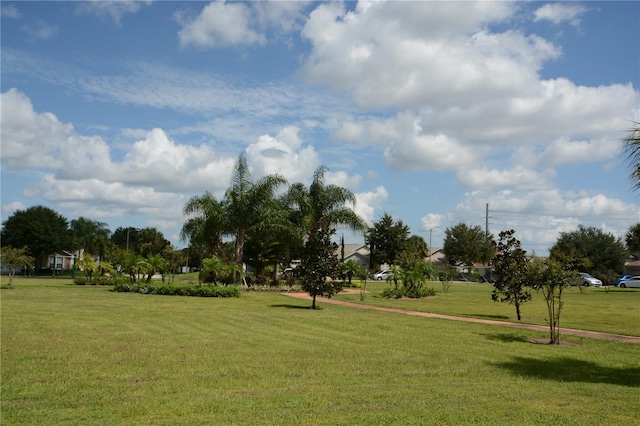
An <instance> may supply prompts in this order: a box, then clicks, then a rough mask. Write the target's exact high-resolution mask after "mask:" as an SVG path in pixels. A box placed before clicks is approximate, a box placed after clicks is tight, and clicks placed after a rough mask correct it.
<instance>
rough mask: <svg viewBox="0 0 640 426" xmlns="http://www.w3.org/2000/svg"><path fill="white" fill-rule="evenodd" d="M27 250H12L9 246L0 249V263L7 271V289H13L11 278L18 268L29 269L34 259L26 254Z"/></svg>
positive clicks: (24, 248)
mask: <svg viewBox="0 0 640 426" xmlns="http://www.w3.org/2000/svg"><path fill="white" fill-rule="evenodd" d="M26 252H27V248H26V247H23V248H19V249H18V248H13V247H11V246H5V247H0V261H2V264H3V265H4V266H6V267H7V269H9V284H8V286H9V288H13V277H14V276H15V275H16V269H18V268H31V267H33V264H34V259H33V257H31V256H28V255H27V254H26Z"/></svg>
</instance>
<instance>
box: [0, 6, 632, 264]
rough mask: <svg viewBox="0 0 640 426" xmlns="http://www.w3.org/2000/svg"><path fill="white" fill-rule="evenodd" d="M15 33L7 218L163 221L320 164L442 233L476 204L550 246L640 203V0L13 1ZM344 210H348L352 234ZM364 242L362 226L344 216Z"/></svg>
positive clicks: (378, 203) (10, 41)
mask: <svg viewBox="0 0 640 426" xmlns="http://www.w3.org/2000/svg"><path fill="white" fill-rule="evenodd" d="M1 8H2V39H1V43H2V45H1V47H2V50H1V60H2V63H1V67H2V68H1V71H2V75H1V77H2V80H1V93H2V98H1V108H2V109H1V114H2V116H1V120H2V122H1V124H2V126H1V127H2V133H1V137H2V147H1V148H2V151H1V158H2V171H1V178H2V199H1V216H2V220H3V221H4V220H6V219H7V218H8V217H9V216H11V215H12V214H13V213H14V212H15V211H16V210H18V209H25V208H28V207H30V206H33V205H45V206H48V207H50V208H52V209H54V210H56V211H57V212H59V213H61V214H62V215H64V216H65V217H67V218H68V219H69V220H72V219H75V218H78V217H81V216H83V217H87V218H90V219H94V220H99V221H102V222H105V223H107V224H108V226H109V228H110V229H111V230H112V231H113V230H115V229H116V228H117V227H119V226H136V227H146V226H153V227H156V228H158V229H159V230H160V231H162V232H163V233H164V235H165V237H167V238H168V239H169V240H171V241H172V242H173V243H174V244H175V245H176V246H178V247H181V246H184V243H183V242H180V241H179V238H178V235H179V231H180V228H181V226H182V223H183V222H184V219H185V218H184V217H183V215H182V207H183V206H184V204H185V202H186V201H187V200H188V199H189V198H190V197H192V196H193V195H199V194H202V193H203V192H204V191H210V192H213V193H214V194H216V195H218V196H222V194H223V192H224V190H225V189H226V187H227V186H228V184H229V177H230V174H231V171H232V168H233V165H234V162H235V161H236V159H237V158H238V155H239V154H240V153H243V152H244V153H245V154H246V155H247V159H248V162H249V166H250V167H251V170H252V173H253V176H254V178H256V179H257V178H259V177H261V176H264V175H265V174H270V173H280V174H283V175H284V176H285V177H286V178H287V179H288V180H289V182H291V183H293V182H305V183H308V182H309V180H310V179H311V176H312V174H313V171H314V170H315V169H316V168H317V167H318V166H320V165H325V166H327V167H328V168H329V170H330V173H328V174H327V176H326V178H327V181H328V182H329V183H335V184H338V185H341V186H345V187H348V188H349V189H351V190H352V191H353V192H354V193H355V194H356V196H357V200H358V203H357V204H356V206H355V210H356V212H358V213H359V214H361V215H362V217H363V218H365V219H366V220H367V221H368V222H369V223H370V224H371V223H372V222H373V221H376V220H378V219H379V218H380V217H381V216H382V214H384V213H385V212H387V213H389V214H391V215H392V216H393V217H394V218H396V219H401V220H402V221H403V222H404V223H405V224H407V225H409V226H410V228H411V231H412V233H414V234H417V235H421V236H423V237H424V238H425V240H427V241H428V239H429V230H430V229H433V228H435V227H438V228H435V229H433V231H432V239H433V245H434V246H441V244H442V239H443V237H444V230H445V229H446V228H447V227H451V226H453V225H456V224H458V223H461V222H464V223H467V224H469V225H480V226H482V227H484V226H485V206H486V204H489V209H490V213H489V216H490V219H489V230H490V231H491V232H492V233H493V234H494V235H497V234H498V233H499V232H500V231H501V230H504V229H511V228H513V229H515V230H516V231H517V234H516V235H517V236H518V237H519V238H520V239H521V240H522V242H523V245H524V247H525V248H526V249H528V250H533V251H535V252H536V253H538V254H546V253H547V252H548V249H549V247H550V246H551V245H553V243H554V242H555V240H556V238H557V236H558V234H559V233H560V232H562V231H570V230H573V229H575V228H576V227H577V226H578V224H584V225H586V226H597V227H601V228H602V229H604V230H605V231H607V232H611V233H613V234H614V235H616V236H618V237H623V236H624V234H625V232H626V231H627V229H628V228H629V226H630V225H632V224H634V223H637V222H638V221H640V206H639V205H638V194H637V193H636V192H634V191H633V190H632V188H631V185H630V183H629V181H628V177H627V176H628V167H627V164H626V163H625V161H624V158H623V156H622V154H621V150H620V147H621V142H620V141H621V139H622V138H624V136H625V130H626V129H628V128H630V127H631V125H632V121H638V120H640V102H639V101H640V95H639V92H638V87H640V25H639V24H638V22H640V3H639V2H631V1H627V2H591V1H589V2H558V3H547V2H515V3H510V2H505V1H499V2H470V1H464V2H427V1H420V2H418V1H407V2H348V3H341V2H331V3H329V2H294V1H274V2H224V1H215V2H196V1H183V2H170V1H155V2H151V1H140V2H106V1H105V2H89V1H88V2H30V1H29V2H11V1H3V2H2V4H1ZM341 232H342V230H339V233H341ZM345 239H346V240H347V242H350V243H359V242H362V241H363V240H362V236H357V235H352V234H350V233H345Z"/></svg>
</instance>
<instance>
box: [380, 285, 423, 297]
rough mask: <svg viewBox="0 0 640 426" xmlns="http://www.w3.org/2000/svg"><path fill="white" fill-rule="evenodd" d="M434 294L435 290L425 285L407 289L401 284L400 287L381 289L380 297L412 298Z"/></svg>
mask: <svg viewBox="0 0 640 426" xmlns="http://www.w3.org/2000/svg"><path fill="white" fill-rule="evenodd" d="M435 295H436V291H435V289H433V288H431V287H427V288H424V287H421V288H416V287H412V288H410V289H407V288H406V287H404V286H402V287H400V288H394V287H387V288H385V289H384V290H382V297H386V298H387V299H400V298H401V297H410V298H412V299H419V298H422V297H429V296H435Z"/></svg>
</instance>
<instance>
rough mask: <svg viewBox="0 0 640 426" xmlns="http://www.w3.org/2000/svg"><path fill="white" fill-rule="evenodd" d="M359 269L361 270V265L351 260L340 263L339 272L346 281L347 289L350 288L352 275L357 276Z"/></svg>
mask: <svg viewBox="0 0 640 426" xmlns="http://www.w3.org/2000/svg"><path fill="white" fill-rule="evenodd" d="M360 269H362V265H361V264H359V263H358V262H356V261H355V260H353V259H349V260H346V261H344V262H340V272H341V273H342V276H343V277H346V279H347V280H348V282H349V287H351V279H352V278H353V276H354V275H358V271H359V270H360Z"/></svg>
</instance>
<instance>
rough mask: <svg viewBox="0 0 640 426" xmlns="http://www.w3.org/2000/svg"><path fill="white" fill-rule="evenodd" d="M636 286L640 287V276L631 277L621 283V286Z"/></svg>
mask: <svg viewBox="0 0 640 426" xmlns="http://www.w3.org/2000/svg"><path fill="white" fill-rule="evenodd" d="M627 287H635V288H640V276H635V277H631V278H629V279H628V280H626V281H622V282H621V283H620V288H627Z"/></svg>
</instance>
